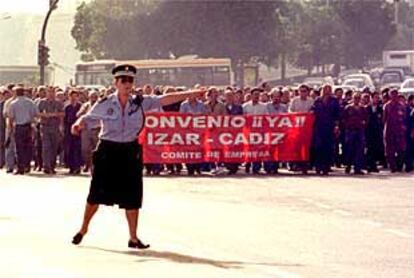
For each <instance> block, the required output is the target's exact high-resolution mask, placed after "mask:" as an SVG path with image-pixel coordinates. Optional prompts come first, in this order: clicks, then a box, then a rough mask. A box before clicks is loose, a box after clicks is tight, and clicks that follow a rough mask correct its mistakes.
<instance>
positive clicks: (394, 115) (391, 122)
mask: <svg viewBox="0 0 414 278" xmlns="http://www.w3.org/2000/svg"><path fill="white" fill-rule="evenodd" d="M390 97H391V99H390V101H389V102H388V103H386V104H385V106H384V141H385V142H384V143H385V155H386V158H387V162H388V164H389V166H390V170H391V172H392V173H395V172H400V171H402V167H403V163H404V155H405V151H406V148H407V142H406V132H407V107H406V105H405V104H402V103H401V102H400V101H399V97H398V91H397V90H396V89H392V90H391V91H390Z"/></svg>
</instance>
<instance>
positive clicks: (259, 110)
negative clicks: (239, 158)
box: [243, 88, 268, 175]
mask: <svg viewBox="0 0 414 278" xmlns="http://www.w3.org/2000/svg"><path fill="white" fill-rule="evenodd" d="M260 93H261V89H260V88H253V89H252V90H251V100H250V101H248V102H246V103H244V104H243V114H245V115H266V114H268V110H267V106H266V104H264V103H261V102H260V101H259V100H260ZM252 165H253V166H252V168H253V169H252V171H253V174H255V175H257V174H259V172H260V169H261V168H262V162H261V161H255V162H253V163H252ZM250 166H251V164H250V163H247V164H246V173H250Z"/></svg>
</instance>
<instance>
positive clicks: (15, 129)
mask: <svg viewBox="0 0 414 278" xmlns="http://www.w3.org/2000/svg"><path fill="white" fill-rule="evenodd" d="M14 90H15V92H16V99H15V100H13V101H12V102H11V103H10V107H9V125H10V130H11V131H12V133H13V134H14V138H15V142H16V154H17V171H16V173H15V174H18V175H23V174H24V173H25V172H29V171H30V161H31V160H32V149H33V146H32V144H33V143H32V122H34V119H35V117H36V116H37V114H38V110H37V106H36V105H35V104H34V102H33V101H32V100H31V99H29V98H28V97H25V95H24V88H23V87H22V86H16V87H15V88H14Z"/></svg>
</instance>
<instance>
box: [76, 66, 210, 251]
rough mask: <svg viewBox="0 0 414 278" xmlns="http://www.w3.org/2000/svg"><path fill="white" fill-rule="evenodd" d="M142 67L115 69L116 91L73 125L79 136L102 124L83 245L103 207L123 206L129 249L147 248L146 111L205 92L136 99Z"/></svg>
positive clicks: (80, 235) (82, 231) (78, 236)
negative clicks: (143, 221) (142, 225)
mask: <svg viewBox="0 0 414 278" xmlns="http://www.w3.org/2000/svg"><path fill="white" fill-rule="evenodd" d="M136 72H137V70H136V68H135V67H134V66H132V65H118V66H116V67H115V68H114V69H113V70H112V74H113V75H114V86H115V87H116V89H117V90H116V92H115V93H113V94H111V95H109V96H107V97H105V98H103V99H102V100H100V101H99V102H97V103H96V104H95V105H94V106H93V107H92V108H91V110H90V111H89V112H88V113H87V114H85V115H84V116H82V117H80V118H79V119H78V120H77V121H76V122H75V124H74V125H73V126H72V133H73V134H79V133H80V131H81V129H82V128H84V126H85V124H86V123H87V121H91V120H99V121H100V122H101V132H100V134H99V143H98V146H97V148H96V150H95V152H94V154H93V164H94V167H93V171H92V181H91V184H90V189H89V195H88V198H87V202H86V207H85V212H84V217H83V223H82V227H81V229H80V230H79V232H78V233H77V234H76V235H75V236H74V237H73V240H72V243H73V244H79V243H80V242H81V241H82V239H83V237H84V235H85V234H86V233H87V232H88V227H89V223H90V221H91V219H92V217H93V216H94V215H95V213H96V212H97V210H98V207H99V205H101V204H102V205H110V206H112V205H114V204H116V205H118V206H119V208H122V209H125V213H126V218H127V222H128V227H129V241H128V247H130V248H138V249H146V248H148V247H149V244H144V243H143V242H142V241H141V240H140V239H139V238H138V236H137V227H138V218H139V209H140V208H141V206H142V195H143V181H142V168H143V160H142V151H143V150H142V146H141V145H140V144H139V143H138V140H137V136H138V135H139V133H140V131H141V130H142V128H143V127H144V122H145V115H144V113H145V111H150V110H153V109H157V108H159V107H161V106H165V105H170V104H173V103H175V102H179V101H183V100H185V99H186V98H187V97H189V96H191V95H200V94H203V92H201V91H188V92H180V93H176V94H169V95H165V96H133V95H132V94H131V92H133V89H134V88H133V87H134V78H135V75H136Z"/></svg>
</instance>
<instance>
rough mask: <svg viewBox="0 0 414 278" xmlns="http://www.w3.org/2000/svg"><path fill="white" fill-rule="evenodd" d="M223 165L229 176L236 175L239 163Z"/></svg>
mask: <svg viewBox="0 0 414 278" xmlns="http://www.w3.org/2000/svg"><path fill="white" fill-rule="evenodd" d="M225 165H226V168H227V169H228V170H229V173H230V174H236V173H237V171H238V170H239V166H240V163H226V164H225Z"/></svg>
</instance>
